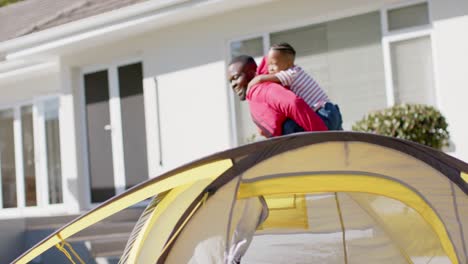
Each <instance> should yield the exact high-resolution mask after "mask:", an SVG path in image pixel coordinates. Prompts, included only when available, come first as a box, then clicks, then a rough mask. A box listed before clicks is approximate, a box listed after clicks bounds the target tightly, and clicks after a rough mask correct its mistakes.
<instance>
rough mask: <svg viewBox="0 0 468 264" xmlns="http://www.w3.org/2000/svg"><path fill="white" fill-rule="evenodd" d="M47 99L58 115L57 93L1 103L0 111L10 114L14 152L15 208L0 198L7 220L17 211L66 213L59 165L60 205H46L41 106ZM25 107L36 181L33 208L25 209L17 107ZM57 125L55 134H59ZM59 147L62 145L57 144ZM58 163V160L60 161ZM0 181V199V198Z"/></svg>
mask: <svg viewBox="0 0 468 264" xmlns="http://www.w3.org/2000/svg"><path fill="white" fill-rule="evenodd" d="M50 100H57V101H58V102H59V108H58V109H57V111H58V113H59V115H60V94H56V93H54V94H50V95H46V96H39V97H34V98H33V99H27V100H20V101H16V102H14V103H8V104H1V105H0V111H3V110H12V111H13V131H14V151H15V179H16V193H17V196H16V199H17V206H16V207H14V208H4V207H3V201H2V197H0V211H1V212H2V214H4V215H5V216H6V217H7V218H8V217H10V216H13V217H14V216H15V215H16V216H17V215H18V211H21V212H26V214H28V215H35V214H41V212H42V214H43V213H44V211H43V210H44V209H51V210H53V211H56V210H59V211H61V209H64V210H66V206H65V198H64V196H65V195H64V193H63V190H65V180H64V178H63V166H61V170H62V173H61V177H62V201H63V202H62V203H58V204H51V203H49V185H48V172H47V158H48V157H47V150H46V148H47V142H46V135H45V119H44V111H43V109H44V107H43V106H44V104H45V103H46V102H47V101H50ZM25 106H31V107H32V119H33V136H34V141H33V142H34V143H33V144H34V163H35V164H34V170H35V181H36V205H35V206H26V191H25V178H24V166H23V164H24V161H23V158H24V157H23V137H22V136H23V134H22V132H23V131H22V123H21V122H22V120H21V108H22V107H25ZM60 126H61V124H60V123H59V133H60ZM60 148H61V149H62V146H61V144H60ZM61 162H62V161H61ZM1 185H2V182H1V180H0V196H1V192H2V190H1Z"/></svg>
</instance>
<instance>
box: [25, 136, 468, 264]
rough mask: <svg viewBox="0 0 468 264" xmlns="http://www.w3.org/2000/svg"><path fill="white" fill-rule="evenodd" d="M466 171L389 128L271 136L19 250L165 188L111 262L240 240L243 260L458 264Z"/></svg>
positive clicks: (157, 182)
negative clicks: (251, 203) (262, 207)
mask: <svg viewBox="0 0 468 264" xmlns="http://www.w3.org/2000/svg"><path fill="white" fill-rule="evenodd" d="M467 172H468V164H466V163H464V162H463V161H460V160H457V159H455V158H453V157H451V156H449V155H446V154H444V153H442V152H439V151H437V150H434V149H431V148H429V147H425V146H422V145H419V144H416V143H412V142H409V141H404V140H399V139H395V138H389V137H383V136H377V135H372V134H365V133H354V132H321V133H302V134H296V135H292V136H286V137H279V138H275V139H271V140H266V141H262V142H258V143H254V144H250V145H246V146H242V147H239V148H236V149H232V150H228V151H224V152H221V153H217V154H214V155H212V156H210V157H207V158H204V159H201V160H198V161H195V162H193V163H190V164H187V165H185V166H182V167H180V168H178V169H176V170H174V171H171V172H168V173H166V174H164V175H161V176H159V177H157V178H154V179H152V180H149V181H148V182H146V183H143V184H141V185H139V186H136V187H134V188H133V189H131V190H129V191H127V192H126V193H124V194H122V195H119V196H117V197H115V198H113V199H111V200H110V201H108V202H106V203H105V204H103V205H102V206H100V207H98V208H96V209H95V210H93V211H91V212H89V213H87V214H86V215H84V216H82V217H80V218H79V219H77V220H75V221H73V222H72V223H70V224H68V225H66V226H65V227H63V228H62V229H60V230H59V231H57V232H56V233H54V234H52V235H51V236H50V237H49V238H47V239H45V240H44V241H42V242H41V243H39V244H38V245H37V246H36V247H34V248H32V249H31V250H30V251H28V252H27V253H25V255H24V257H27V258H29V259H31V257H34V254H36V255H37V254H38V253H40V251H41V250H44V248H46V247H50V245H54V244H56V243H58V242H57V236H58V235H63V234H66V237H64V238H67V237H69V236H70V235H72V234H73V233H74V232H75V233H76V232H77V231H79V230H82V229H83V228H85V227H87V226H89V225H91V224H94V223H96V222H98V221H100V220H101V219H103V218H104V217H106V216H108V215H111V214H112V213H116V212H118V211H120V210H122V209H123V208H125V207H128V206H129V205H130V203H133V202H134V203H136V202H139V201H141V199H146V198H147V197H152V196H155V195H157V194H161V193H165V195H159V196H157V197H156V198H155V199H159V201H158V202H157V203H156V202H155V203H152V206H153V207H152V208H149V209H148V210H145V212H146V214H144V217H141V218H140V221H139V223H137V226H136V228H135V230H134V233H133V234H132V237H131V241H129V243H128V244H127V247H126V250H125V252H124V255H123V257H122V258H121V263H227V261H228V256H229V252H232V249H233V248H236V247H237V246H239V245H240V242H241V241H246V242H247V244H246V245H248V246H247V247H245V250H244V249H243V250H241V251H242V252H243V253H242V254H243V256H242V257H241V259H242V262H241V263H311V262H312V263H315V262H317V263H432V264H433V263H460V264H463V263H467V259H468V257H467V252H468V247H467V242H468V241H467V240H468V233H467V232H468V183H467V181H466V175H467ZM249 199H254V200H256V199H259V200H264V201H265V204H266V207H267V208H266V210H267V212H268V214H267V217H266V218H265V219H262V218H261V217H260V218H259V220H258V226H257V227H256V229H255V230H252V231H249V230H251V229H252V228H251V223H255V222H256V219H255V218H256V217H257V216H258V215H265V214H263V213H262V214H258V213H252V214H249V215H251V217H253V218H252V219H249V218H248V217H246V216H245V214H242V212H244V211H245V210H246V209H245V208H246V204H248V203H246V201H248V200H249ZM115 204H118V205H115ZM254 211H255V210H254ZM257 212H258V210H257ZM258 217H259V216H258ZM83 219H85V220H88V222H86V223H83V221H82V220H83ZM243 223H244V224H243ZM245 223H247V224H245ZM246 227H249V228H246ZM239 228H241V229H242V230H243V231H242V230H241V231H242V232H240V231H239ZM246 230H247V232H245V231H246ZM249 233H253V234H252V237H250V238H245V237H243V238H242V239H237V238H236V236H239V234H249ZM236 234H237V235H236ZM243 236H245V235H243ZM38 248H41V250H38ZM237 248H239V247H237ZM241 251H239V252H241ZM24 259H26V258H24ZM18 263H25V262H21V261H19V262H18Z"/></svg>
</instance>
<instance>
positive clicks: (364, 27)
mask: <svg viewBox="0 0 468 264" xmlns="http://www.w3.org/2000/svg"><path fill="white" fill-rule="evenodd" d="M379 22H380V15H379V13H378V12H373V13H368V14H363V15H358V16H354V17H349V18H344V19H339V20H335V21H330V22H326V23H323V24H318V25H312V26H307V27H303V28H296V29H292V30H287V31H282V32H277V33H273V34H271V36H270V39H271V44H275V43H279V42H288V43H290V44H291V45H292V46H293V47H294V48H295V49H296V52H297V55H296V64H297V65H298V66H301V67H302V68H303V69H304V70H305V71H306V72H307V73H309V74H310V75H311V76H312V77H313V78H315V79H316V80H317V82H318V83H319V84H320V86H321V87H322V88H323V89H324V90H325V91H326V93H327V94H328V96H329V97H330V98H331V100H332V101H333V102H335V103H337V104H339V106H340V108H341V111H342V114H343V121H344V128H345V129H349V128H350V127H351V124H353V123H354V122H355V121H356V120H358V119H360V118H362V116H363V115H364V114H366V113H368V112H369V111H371V110H376V109H380V108H383V107H385V106H386V95H385V75H384V64H383V56H382V45H381V38H382V34H381V27H380V25H379Z"/></svg>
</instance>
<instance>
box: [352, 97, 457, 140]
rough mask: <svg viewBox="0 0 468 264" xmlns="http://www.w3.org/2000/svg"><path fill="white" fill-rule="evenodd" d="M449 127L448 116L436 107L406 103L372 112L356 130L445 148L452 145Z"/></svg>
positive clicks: (357, 124) (355, 125) (354, 126)
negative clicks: (450, 143) (449, 143)
mask: <svg viewBox="0 0 468 264" xmlns="http://www.w3.org/2000/svg"><path fill="white" fill-rule="evenodd" d="M447 126H448V125H447V122H446V120H445V117H444V116H442V114H441V113H440V112H439V111H438V110H437V109H435V108H434V107H432V106H427V105H415V104H402V105H396V106H393V107H390V108H386V109H383V110H381V111H376V112H372V113H369V114H368V115H367V116H365V117H364V118H363V119H362V120H360V121H358V122H356V124H354V125H353V128H352V129H353V130H354V131H361V132H370V133H375V134H378V135H384V136H390V137H396V138H401V139H406V140H411V141H414V142H417V143H420V144H424V145H427V146H429V147H433V148H436V149H441V148H442V147H444V146H447V145H448V142H449V132H448V131H447Z"/></svg>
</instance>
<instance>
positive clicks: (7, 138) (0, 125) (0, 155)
mask: <svg viewBox="0 0 468 264" xmlns="http://www.w3.org/2000/svg"><path fill="white" fill-rule="evenodd" d="M13 122H14V116H13V110H11V109H7V110H3V111H1V112H0V166H1V179H2V201H3V203H2V206H3V208H11V207H17V206H18V203H17V199H16V184H17V182H16V164H15V145H14V142H15V132H14V127H13Z"/></svg>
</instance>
